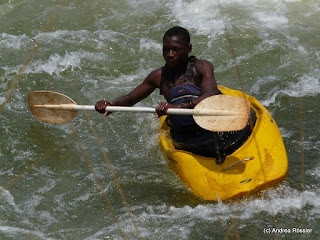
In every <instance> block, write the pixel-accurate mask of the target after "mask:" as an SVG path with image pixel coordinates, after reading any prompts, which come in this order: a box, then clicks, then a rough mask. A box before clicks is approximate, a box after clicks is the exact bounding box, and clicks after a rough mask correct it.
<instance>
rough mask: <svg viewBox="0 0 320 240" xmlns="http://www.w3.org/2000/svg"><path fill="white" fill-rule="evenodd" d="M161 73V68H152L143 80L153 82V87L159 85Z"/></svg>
mask: <svg viewBox="0 0 320 240" xmlns="http://www.w3.org/2000/svg"><path fill="white" fill-rule="evenodd" d="M161 73H162V68H158V69H156V70H153V71H152V72H151V73H149V75H148V76H147V77H146V79H145V81H147V82H148V83H149V84H153V85H154V86H155V87H157V88H159V87H160V80H161Z"/></svg>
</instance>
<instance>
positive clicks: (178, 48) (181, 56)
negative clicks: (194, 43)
mask: <svg viewBox="0 0 320 240" xmlns="http://www.w3.org/2000/svg"><path fill="white" fill-rule="evenodd" d="M190 52H191V45H190V44H187V43H186V42H185V41H184V40H183V39H181V38H180V37H179V36H172V37H165V38H164V39H163V49H162V53H163V57H164V60H165V61H166V63H167V64H168V65H169V67H172V68H175V67H179V66H181V65H182V64H184V63H186V61H187V59H188V54H189V53H190Z"/></svg>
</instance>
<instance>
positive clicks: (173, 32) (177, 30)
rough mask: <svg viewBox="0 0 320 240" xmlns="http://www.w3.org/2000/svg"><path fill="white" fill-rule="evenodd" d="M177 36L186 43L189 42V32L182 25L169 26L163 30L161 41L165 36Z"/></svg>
mask: <svg viewBox="0 0 320 240" xmlns="http://www.w3.org/2000/svg"><path fill="white" fill-rule="evenodd" d="M173 36H176V37H179V38H180V39H181V40H183V41H184V42H185V43H186V45H189V44H190V34H189V32H188V31H187V30H186V29H185V28H183V27H178V26H177V27H173V28H170V29H169V30H168V31H166V32H165V34H164V35H163V39H162V40H163V41H164V39H165V38H166V37H173Z"/></svg>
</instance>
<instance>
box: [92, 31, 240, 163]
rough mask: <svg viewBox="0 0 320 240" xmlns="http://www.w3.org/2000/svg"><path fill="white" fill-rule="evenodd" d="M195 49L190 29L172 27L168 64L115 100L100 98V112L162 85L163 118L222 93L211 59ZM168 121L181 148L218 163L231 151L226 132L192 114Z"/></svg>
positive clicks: (128, 102) (166, 54) (165, 49)
mask: <svg viewBox="0 0 320 240" xmlns="http://www.w3.org/2000/svg"><path fill="white" fill-rule="evenodd" d="M191 51H192V45H191V43H190V35H189V32H188V31H187V30H186V29H184V28H182V27H173V28H171V29H169V30H168V31H167V32H166V33H165V34H164V36H163V50H162V52H163V57H164V60H165V62H166V64H165V66H163V67H161V68H158V69H156V70H154V71H152V72H151V73H150V74H149V75H148V76H147V77H146V78H145V79H144V81H143V82H142V83H141V84H140V85H139V86H137V87H136V88H135V89H133V90H132V91H131V92H130V93H128V94H127V95H124V96H121V97H118V98H116V99H115V100H113V101H111V102H108V101H107V100H100V101H98V102H97V103H96V105H95V109H96V111H98V112H100V113H104V114H105V115H106V116H107V115H109V114H110V112H106V111H105V108H106V107H107V106H109V105H116V106H133V105H134V104H136V103H137V102H139V101H141V100H143V99H144V98H146V97H147V96H149V95H150V94H151V93H152V92H153V91H154V90H155V89H157V88H159V89H160V94H161V95H163V96H164V98H165V99H166V101H165V102H161V103H160V104H159V105H158V106H157V107H156V111H157V117H160V116H162V115H165V114H166V111H167V110H168V108H194V107H195V106H196V105H197V104H198V103H199V102H200V101H202V100H203V99H205V98H207V97H210V96H212V95H216V94H220V91H219V90H218V88H217V83H216V80H215V77H214V68H213V65H212V64H211V63H210V62H209V61H207V60H200V59H197V58H196V57H194V56H191V57H189V54H190V53H191ZM167 122H168V124H169V125H170V126H171V131H170V133H171V135H172V138H173V140H174V144H175V146H176V147H177V148H178V149H183V150H187V151H190V152H193V153H196V154H201V155H205V156H209V157H215V158H216V162H217V163H218V164H220V163H222V162H223V161H224V159H225V156H226V155H227V154H230V153H228V149H227V145H228V143H226V135H225V134H224V135H223V134H221V133H214V132H211V131H208V130H205V129H202V128H200V127H199V126H198V125H197V124H196V123H195V122H194V120H193V118H192V116H182V115H170V116H169V117H168V121H167ZM229 135H230V134H229ZM229 135H228V138H229V139H231V140H232V139H233V138H234V137H232V136H231V137H230V136H229ZM233 142H234V141H232V144H233ZM230 143H231V142H230ZM229 145H230V144H229ZM229 152H230V151H229Z"/></svg>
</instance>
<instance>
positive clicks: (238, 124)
mask: <svg viewBox="0 0 320 240" xmlns="http://www.w3.org/2000/svg"><path fill="white" fill-rule="evenodd" d="M28 98H29V106H30V109H31V112H32V114H33V115H34V116H35V118H36V119H38V120H39V121H42V122H45V123H49V124H62V123H67V122H70V121H71V120H72V119H73V118H75V117H76V116H77V114H78V110H95V107H94V106H92V105H77V104H76V102H74V101H73V100H72V99H71V98H69V97H68V96H66V95H64V94H61V93H57V92H51V91H35V92H30V93H29V97H28ZM106 110H107V111H109V112H147V113H156V110H155V108H151V107H123V106H108V107H107V108H106ZM249 111H250V102H249V101H248V100H247V99H245V98H240V97H236V96H230V95H215V96H211V97H208V98H206V99H204V100H202V101H201V102H200V103H198V104H197V105H196V107H195V108H194V109H185V108H169V109H168V111H167V114H180V115H193V118H194V120H195V122H196V123H197V124H198V125H199V126H200V127H202V128H204V129H207V130H210V131H215V132H225V131H237V130H241V129H243V128H244V127H245V126H246V125H247V123H248V119H249Z"/></svg>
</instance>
